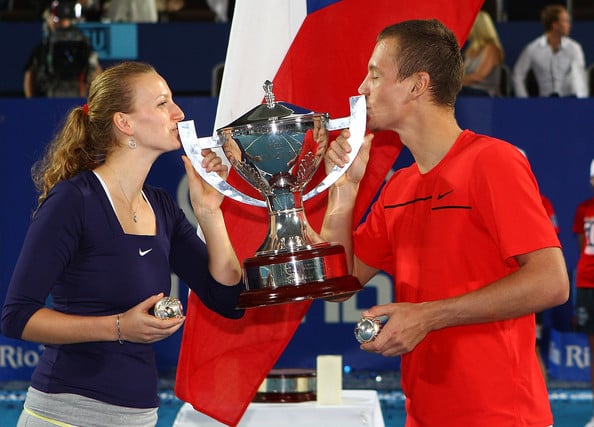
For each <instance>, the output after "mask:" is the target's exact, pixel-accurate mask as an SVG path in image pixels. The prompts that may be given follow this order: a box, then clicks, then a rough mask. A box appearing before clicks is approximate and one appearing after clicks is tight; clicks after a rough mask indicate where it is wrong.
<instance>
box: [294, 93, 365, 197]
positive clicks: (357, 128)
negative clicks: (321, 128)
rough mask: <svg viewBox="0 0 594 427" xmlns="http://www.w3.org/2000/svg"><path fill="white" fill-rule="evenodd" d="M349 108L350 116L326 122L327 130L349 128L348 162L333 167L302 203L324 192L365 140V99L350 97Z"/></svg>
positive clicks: (355, 154)
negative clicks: (349, 148)
mask: <svg viewBox="0 0 594 427" xmlns="http://www.w3.org/2000/svg"><path fill="white" fill-rule="evenodd" d="M349 104H350V107H351V116H350V117H342V118H339V119H331V120H329V122H328V126H327V129H328V130H338V129H346V128H349V130H350V131H351V136H350V138H349V143H350V145H351V152H350V153H349V161H348V163H347V164H346V165H344V166H343V167H342V168H339V167H338V166H334V168H333V169H332V170H331V171H330V173H328V175H326V177H325V178H324V179H323V180H322V182H320V183H319V184H318V185H317V186H316V187H315V188H313V189H311V190H310V191H309V192H308V193H307V194H305V195H303V201H305V200H309V199H311V198H312V197H314V196H317V195H318V194H320V193H322V192H324V191H325V190H326V189H327V188H328V187H330V186H331V185H332V184H334V183H335V182H336V181H337V180H338V178H340V177H341V176H342V175H344V173H345V172H346V171H347V169H348V168H349V166H350V165H351V163H352V162H353V159H354V158H355V157H356V156H357V153H359V149H360V148H361V146H362V145H363V140H364V138H365V126H366V120H367V105H366V104H365V97H364V96H363V95H358V96H351V97H350V98H349Z"/></svg>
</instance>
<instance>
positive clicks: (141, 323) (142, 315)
mask: <svg viewBox="0 0 594 427" xmlns="http://www.w3.org/2000/svg"><path fill="white" fill-rule="evenodd" d="M161 298H163V293H160V294H157V295H153V296H151V297H149V298H147V299H145V300H144V301H142V302H141V303H139V304H137V305H135V306H134V307H132V308H131V309H130V310H128V311H126V312H125V313H122V314H120V329H119V336H118V339H120V340H121V341H130V342H135V343H142V344H151V343H154V342H157V341H161V340H162V339H165V338H167V337H169V336H171V335H172V334H174V333H175V332H176V331H177V330H178V329H179V328H181V326H182V325H183V323H184V320H185V319H186V318H185V316H184V317H181V318H172V319H159V318H158V317H155V316H153V315H152V314H151V313H149V311H150V310H151V309H152V308H153V307H154V306H155V304H156V303H157V302H158V301H159V300H160V299H161Z"/></svg>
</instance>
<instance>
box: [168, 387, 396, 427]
mask: <svg viewBox="0 0 594 427" xmlns="http://www.w3.org/2000/svg"><path fill="white" fill-rule="evenodd" d="M221 426H224V424H221V423H220V422H218V421H216V420H214V419H212V418H211V417H208V416H206V415H204V414H202V413H201V412H198V411H196V410H195V409H194V408H192V405H190V404H189V403H184V404H183V405H182V407H181V408H180V410H179V412H178V414H177V417H176V418H175V422H174V423H173V427H221ZM256 426H257V427H279V426H283V427H312V426H324V427H385V424H384V417H383V416H382V410H381V408H380V403H379V398H378V396H377V392H376V391H375V390H343V391H342V403H341V404H340V405H327V406H326V405H319V404H318V403H317V402H315V401H313V402H297V403H251V404H250V406H248V409H247V411H246V412H245V414H244V415H243V417H242V419H241V421H240V423H239V426H238V427H256Z"/></svg>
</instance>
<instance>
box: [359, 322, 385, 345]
mask: <svg viewBox="0 0 594 427" xmlns="http://www.w3.org/2000/svg"><path fill="white" fill-rule="evenodd" d="M381 329H382V322H381V321H380V320H379V319H376V318H375V317H363V318H362V319H361V320H359V321H358V322H357V325H356V326H355V338H357V341H359V342H360V343H361V344H364V343H366V342H371V341H373V340H374V339H375V337H376V336H377V334H379V332H380V330H381Z"/></svg>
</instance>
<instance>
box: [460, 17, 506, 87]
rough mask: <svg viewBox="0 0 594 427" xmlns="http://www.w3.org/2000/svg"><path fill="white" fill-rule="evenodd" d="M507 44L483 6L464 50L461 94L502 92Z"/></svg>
mask: <svg viewBox="0 0 594 427" xmlns="http://www.w3.org/2000/svg"><path fill="white" fill-rule="evenodd" d="M503 56H504V54H503V48H502V47H501V42H500V41H499V36H498V35H497V30H496V29H495V25H494V24H493V20H492V19H491V16H490V15H489V14H488V13H487V12H485V11H483V10H481V11H480V12H479V13H478V15H477V17H476V19H475V21H474V24H473V26H472V29H471V30H470V35H469V36H468V47H467V48H466V50H465V51H464V77H463V78H462V90H461V91H460V95H468V96H501V95H502V93H501V66H502V64H503Z"/></svg>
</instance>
